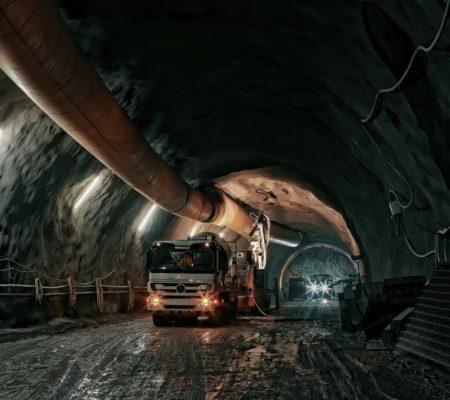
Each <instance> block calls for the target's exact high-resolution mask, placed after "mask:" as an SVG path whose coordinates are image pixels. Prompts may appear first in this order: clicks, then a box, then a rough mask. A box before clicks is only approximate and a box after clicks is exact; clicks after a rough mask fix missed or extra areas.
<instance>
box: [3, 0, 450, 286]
mask: <svg viewBox="0 0 450 400" xmlns="http://www.w3.org/2000/svg"><path fill="white" fill-rule="evenodd" d="M59 5H60V7H61V11H62V12H63V14H64V16H65V18H66V21H67V23H68V25H69V28H70V29H71V31H72V32H73V34H74V36H75V37H76V39H77V40H78V42H79V44H80V46H81V47H82V48H83V50H84V51H85V52H86V53H87V55H88V57H89V58H90V59H91V60H92V62H93V63H94V65H95V66H96V68H97V69H98V70H99V72H100V74H101V75H102V77H103V78H104V80H105V82H106V84H107V86H108V87H109V88H110V89H111V90H112V92H113V94H114V95H115V97H116V98H117V100H118V101H119V102H120V104H121V105H122V106H123V108H124V109H125V110H126V111H127V112H128V113H129V115H130V116H131V117H132V118H133V120H134V121H135V122H136V124H137V125H138V126H139V127H140V129H141V130H142V132H143V133H144V134H145V136H146V137H147V139H148V140H149V141H150V143H151V144H152V145H153V146H154V148H155V149H156V150H157V151H158V152H159V153H160V154H161V155H162V156H163V158H164V159H165V160H166V161H167V162H169V164H170V165H172V166H173V167H174V168H175V170H176V171H177V172H178V173H179V174H180V175H181V176H183V177H184V178H185V179H187V180H188V181H189V182H191V183H194V184H205V185H208V184H211V183H213V182H218V183H219V185H220V186H222V187H223V188H224V190H226V191H227V192H229V193H230V194H232V195H234V196H236V197H237V198H239V199H240V200H242V201H243V202H246V203H247V204H249V205H250V206H253V207H255V208H266V209H267V212H268V213H269V215H270V216H271V217H272V219H273V220H276V221H279V222H281V223H283V224H286V225H289V226H291V227H293V228H295V229H300V230H302V231H303V232H304V233H305V240H306V242H307V243H314V242H324V243H330V244H334V245H337V246H339V247H341V248H342V249H344V250H346V251H348V252H349V253H352V254H355V255H357V254H361V255H362V256H363V258H364V261H365V268H366V271H365V273H366V278H367V279H369V280H379V279H382V278H384V277H391V276H402V275H412V274H418V273H426V274H429V273H430V270H431V268H432V267H433V260H432V259H427V260H419V259H417V258H415V257H413V256H412V255H411V254H410V252H409V251H408V250H407V248H406V246H405V243H404V241H403V238H396V237H395V234H394V229H393V224H392V221H391V220H390V213H389V207H388V201H389V189H392V190H395V191H396V192H397V193H398V196H399V198H400V200H401V201H402V202H403V203H406V202H407V201H408V199H409V196H410V190H409V185H411V186H412V188H413V191H414V197H415V198H414V202H413V205H412V206H411V207H410V208H409V209H407V210H405V211H404V218H405V225H406V228H407V231H408V234H409V236H410V237H411V240H412V241H413V243H414V244H415V246H416V247H417V248H418V249H419V250H430V249H431V248H432V247H433V240H434V238H433V235H432V234H430V233H429V232H427V231H425V230H423V229H421V228H419V227H418V225H422V226H425V227H428V228H430V229H431V230H433V231H434V230H436V229H438V228H439V227H438V225H436V223H435V221H438V222H440V223H442V224H447V225H448V224H449V223H450V201H449V200H450V196H449V189H448V187H449V182H450V175H449V171H450V165H449V159H450V157H449V156H448V154H449V150H450V149H449V136H450V134H449V129H448V128H449V118H450V117H449V115H448V111H447V110H449V109H450V107H449V106H450V104H449V102H450V98H449V95H448V93H449V91H448V87H449V83H450V82H448V79H449V78H448V73H447V72H448V68H447V64H448V61H447V57H446V54H447V48H448V46H449V44H450V37H449V34H448V33H444V35H443V36H442V38H441V40H440V42H439V43H438V46H437V48H438V49H439V51H435V52H433V53H431V54H430V55H427V56H424V55H421V56H420V57H419V60H418V62H417V63H416V64H414V67H413V68H412V71H411V75H410V77H408V79H407V80H406V81H405V84H404V85H403V87H402V90H401V91H398V92H396V93H394V94H389V95H387V96H385V97H384V106H383V107H382V108H381V110H380V112H379V113H378V114H377V116H376V118H375V119H374V120H373V121H371V122H370V123H369V124H368V126H367V131H365V130H364V129H363V127H362V124H361V122H360V120H361V118H362V117H365V116H366V115H367V114H368V113H369V110H370V109H371V107H372V102H373V99H374V96H375V92H376V91H377V90H378V89H380V88H384V87H388V86H392V85H393V84H394V83H395V82H396V80H397V79H398V78H399V77H400V76H401V74H402V72H403V70H404V69H405V68H406V66H407V64H408V61H409V58H410V56H411V54H412V52H413V50H414V47H415V46H416V44H422V43H424V44H429V43H430V42H431V40H432V38H433V37H434V35H435V33H436V31H437V27H438V26H439V23H440V19H441V16H442V13H443V9H442V5H441V3H440V2H439V1H430V2H427V3H425V2H422V1H419V0H416V1H408V2H400V1H387V0H385V1H374V2H362V1H359V0H355V1H350V2H336V1H327V2H325V3H323V2H317V1H313V0H308V1H301V2H294V1H284V2H273V1H268V0H267V1H248V0H246V1H241V0H239V1H233V2H223V1H164V2H156V1H155V2H131V3H130V2H122V1H108V2H104V1H99V0H98V1H93V0H89V1H87V0H86V1H84V0H79V1H73V0H70V1H60V2H59ZM449 29H450V28H449ZM445 32H448V29H447V30H446V31H445ZM392 166H394V168H393V167H392ZM97 176H99V177H100V178H99V179H98V181H97V185H94V186H93V189H92V191H90V192H89V194H88V195H86V196H85V198H83V201H81V204H80V205H79V206H78V207H74V206H75V205H76V203H77V201H79V200H80V197H81V196H82V195H83V193H84V192H85V191H86V190H87V188H88V186H89V184H90V183H92V181H93V180H94V179H95V177H97ZM405 181H406V182H405ZM0 199H1V201H0V255H3V256H14V257H17V259H18V260H20V261H22V262H24V263H29V262H37V263H38V264H40V265H42V267H43V268H45V269H46V271H48V272H55V271H58V270H60V269H61V267H62V266H63V265H64V264H65V263H69V264H70V265H71V267H72V269H73V270H74V271H80V272H81V271H85V272H88V271H90V270H92V269H96V272H97V271H98V272H105V271H109V270H111V269H112V266H116V265H118V266H121V267H124V268H126V269H128V270H129V271H130V276H131V277H132V278H133V279H141V277H142V273H143V268H142V259H143V257H142V252H143V249H144V248H145V247H147V246H148V244H149V242H150V241H151V240H155V239H157V238H160V237H171V236H174V233H175V232H176V233H177V234H181V233H183V234H186V233H189V232H190V230H191V229H192V224H191V223H188V222H183V221H177V219H176V218H175V217H171V216H169V215H168V214H167V213H165V212H164V211H161V210H160V211H157V212H156V213H155V214H154V215H153V216H152V218H151V219H150V221H149V223H148V226H147V227H146V228H144V229H143V230H139V229H137V227H138V226H139V223H140V221H141V220H142V218H143V217H144V215H145V213H146V210H147V209H148V206H149V205H148V203H147V202H146V201H145V199H143V198H142V197H141V196H140V195H138V194H137V193H135V192H133V191H132V190H131V189H129V188H128V187H127V186H126V185H125V184H124V183H122V182H121V181H120V180H119V179H118V178H116V177H114V176H112V175H111V174H110V173H108V172H107V171H105V168H104V167H103V166H102V165H101V164H100V163H99V162H97V161H96V160H95V159H93V158H92V157H91V156H90V155H89V154H88V153H86V152H85V151H84V150H83V149H82V148H81V147H80V146H79V145H78V144H76V143H75V142H73V140H72V139H71V138H70V137H69V136H67V135H66V134H64V133H63V132H62V131H61V130H60V129H59V128H58V127H56V126H55V125H54V124H53V123H52V122H51V121H50V120H49V119H48V118H47V117H45V116H44V115H43V113H42V112H41V111H40V110H39V109H38V108H37V107H36V106H34V105H33V104H32V103H31V102H30V101H29V100H28V99H26V98H25V96H24V95H23V94H21V93H20V92H19V91H18V89H16V88H15V87H14V86H13V85H12V84H11V83H10V82H9V80H8V79H6V78H5V77H4V76H1V80H0ZM205 228H210V227H205ZM227 237H228V238H229V239H231V238H233V235H232V234H231V233H230V232H227ZM290 253H292V249H286V248H282V247H280V246H272V248H271V254H270V260H269V268H278V267H279V266H280V265H281V264H282V263H283V261H284V260H285V258H286V257H287V256H288V255H289V254H290ZM96 272H95V273H96ZM90 276H92V274H91V275H90Z"/></svg>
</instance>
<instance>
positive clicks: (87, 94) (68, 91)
mask: <svg viewBox="0 0 450 400" xmlns="http://www.w3.org/2000/svg"><path fill="white" fill-rule="evenodd" d="M0 68H1V69H3V71H4V72H5V73H6V74H7V75H8V76H9V77H10V78H11V79H12V80H13V81H14V82H15V83H16V84H17V85H18V86H19V87H20V88H21V89H22V90H23V91H24V92H25V93H26V95H27V96H28V97H30V99H32V100H33V101H34V102H35V103H36V104H37V105H38V106H39V107H40V108H41V109H42V110H43V111H44V112H45V113H46V114H47V115H48V116H49V117H50V118H52V119H53V120H54V121H55V122H56V123H57V124H58V125H59V126H60V127H61V128H63V129H64V130H65V131H66V132H67V133H68V134H69V135H71V136H72V137H73V138H74V139H75V140H76V141H77V142H78V143H80V144H81V145H82V146H83V147H84V148H85V149H86V150H88V151H89V152H90V153H91V154H92V155H94V156H95V157H96V158H97V159H98V160H100V161H101V162H102V163H103V164H105V165H106V166H107V167H108V168H110V169H111V170H112V171H113V172H114V173H115V174H117V175H118V176H120V177H121V178H122V179H123V180H124V181H125V182H127V183H128V184H129V185H131V186H132V187H133V188H134V189H136V190H137V191H138V192H140V193H141V194H143V195H144V196H145V197H147V198H148V199H151V200H152V201H154V202H156V203H158V204H159V205H160V206H161V207H162V208H164V209H166V210H168V211H169V212H171V213H174V214H177V215H179V216H181V217H186V218H190V219H192V220H195V221H199V222H208V223H212V224H216V225H220V226H226V227H228V228H230V229H232V230H234V231H235V232H237V233H239V234H241V235H242V236H244V237H248V235H249V234H250V232H251V231H252V228H253V225H254V220H252V219H251V218H250V217H249V215H248V212H246V211H245V210H244V209H243V208H242V207H241V206H240V205H239V204H237V203H236V202H235V201H234V200H233V199H231V198H230V197H228V196H226V195H225V194H223V193H221V194H220V196H218V197H217V198H216V197H214V199H213V198H211V197H209V196H207V195H205V194H204V193H202V192H200V191H199V190H197V189H194V188H192V187H190V186H189V185H188V184H187V183H186V182H185V181H184V180H183V179H181V178H180V177H179V176H177V174H175V172H174V171H173V170H172V169H171V168H170V167H169V166H168V165H167V164H165V163H164V161H163V160H162V159H161V158H160V157H159V156H158V155H157V154H156V153H155V151H154V150H153V149H152V148H151V147H150V146H149V144H148V143H147V141H146V140H145V138H144V137H143V136H142V135H141V134H140V133H139V131H138V130H137V128H136V127H135V126H134V125H133V123H132V121H131V120H130V119H129V117H128V116H127V115H126V114H125V112H124V111H123V110H122V109H121V108H120V106H119V105H118V103H117V102H116V101H115V99H114V98H113V96H112V94H111V93H110V92H109V90H108V89H107V88H106V86H105V85H104V83H103V82H102V80H101V79H100V77H99V76H98V74H97V73H96V71H95V69H94V68H93V67H92V65H91V64H90V63H89V61H88V60H87V58H86V57H85V56H84V54H83V53H82V52H81V50H80V49H79V47H78V46H77V44H76V43H75V41H74V39H73V37H72V36H71V35H70V33H69V32H68V30H67V28H66V26H65V24H64V22H63V20H62V18H61V16H60V15H59V12H58V10H57V9H56V8H55V6H54V5H53V4H52V2H51V1H50V0H34V1H32V0H0ZM297 236H298V238H295V239H296V240H294V241H293V238H294V237H295V235H293V233H292V232H288V233H287V238H288V240H287V243H290V245H298V244H299V242H300V236H299V235H297Z"/></svg>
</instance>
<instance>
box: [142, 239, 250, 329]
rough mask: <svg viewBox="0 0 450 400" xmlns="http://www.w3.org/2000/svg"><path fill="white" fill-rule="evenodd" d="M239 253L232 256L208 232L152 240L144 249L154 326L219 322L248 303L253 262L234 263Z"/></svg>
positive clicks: (234, 315)
mask: <svg viewBox="0 0 450 400" xmlns="http://www.w3.org/2000/svg"><path fill="white" fill-rule="evenodd" d="M242 254H244V253H239V255H238V257H233V252H232V251H231V247H230V245H229V244H228V242H226V241H225V240H223V239H222V238H221V237H220V236H218V235H215V234H212V233H205V234H199V235H197V236H195V237H188V238H187V239H185V240H166V241H156V242H154V243H153V245H152V246H151V248H150V249H148V250H147V252H146V268H147V271H148V274H149V275H148V277H149V280H148V285H147V291H148V293H149V296H148V298H147V304H148V306H147V308H148V310H149V311H150V313H151V314H152V318H153V323H154V325H155V326H165V325H169V324H171V323H172V322H179V321H181V320H186V319H188V320H190V321H198V320H203V319H205V320H209V321H210V322H212V323H213V324H215V325H221V324H224V323H227V322H228V321H229V320H231V319H233V318H235V317H236V316H237V313H238V311H239V310H240V309H243V308H252V307H254V306H255V302H254V281H255V278H254V265H253V263H252V259H251V257H245V259H246V261H247V262H245V263H242V262H240V263H239V262H238V261H237V258H241V259H242V258H244V257H243V256H242Z"/></svg>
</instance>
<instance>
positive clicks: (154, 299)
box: [147, 295, 161, 307]
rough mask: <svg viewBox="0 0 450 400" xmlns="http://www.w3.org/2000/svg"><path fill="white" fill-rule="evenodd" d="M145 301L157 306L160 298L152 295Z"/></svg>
mask: <svg viewBox="0 0 450 400" xmlns="http://www.w3.org/2000/svg"><path fill="white" fill-rule="evenodd" d="M147 302H148V303H150V304H151V305H152V306H154V307H156V306H159V304H160V303H161V300H160V299H159V297H158V296H155V295H152V296H149V297H148V299H147Z"/></svg>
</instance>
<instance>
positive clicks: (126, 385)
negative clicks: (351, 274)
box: [0, 303, 450, 400]
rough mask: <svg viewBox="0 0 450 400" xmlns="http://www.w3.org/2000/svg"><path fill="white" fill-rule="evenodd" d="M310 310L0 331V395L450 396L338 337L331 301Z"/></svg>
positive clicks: (369, 346)
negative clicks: (274, 317)
mask: <svg viewBox="0 0 450 400" xmlns="http://www.w3.org/2000/svg"><path fill="white" fill-rule="evenodd" d="M307 307H309V308H306V307H304V308H302V309H299V310H298V312H296V308H295V304H292V303H291V304H290V305H289V311H290V312H296V313H297V315H300V316H302V317H304V318H305V320H304V321H297V322H292V321H289V322H274V321H270V320H269V321H264V320H261V319H256V320H250V319H242V320H239V321H236V322H235V323H233V324H231V325H228V326H224V327H209V326H196V327H188V326H177V327H161V328H155V327H154V326H153V324H152V323H151V318H150V316H149V315H147V314H144V315H134V316H115V317H111V321H109V322H107V323H102V324H88V325H87V326H85V327H76V328H75V329H73V328H72V329H65V328H64V329H58V330H55V324H53V326H50V325H49V327H48V330H46V329H47V328H41V329H40V330H37V331H36V330H34V331H33V330H29V331H27V330H22V331H20V333H19V332H18V331H15V332H11V331H8V332H0V342H1V343H0V354H1V360H0V370H1V373H0V398H1V399H2V400H6V399H14V400H15V399H423V400H425V399H449V398H450V381H449V378H448V375H445V374H443V373H441V372H438V371H437V370H436V369H434V368H433V367H431V366H424V365H422V364H420V363H418V362H417V361H416V360H413V359H410V358H407V357H405V356H404V355H398V354H395V353H394V352H392V351H391V349H388V348H386V346H385V344H384V342H382V341H381V340H376V341H369V342H365V340H364V337H363V335H362V334H356V335H353V334H349V333H344V332H342V331H341V330H340V327H339V321H338V319H337V317H336V312H335V311H336V310H335V305H332V304H329V305H319V304H309V305H308V306H307ZM310 318H321V319H310Z"/></svg>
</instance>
